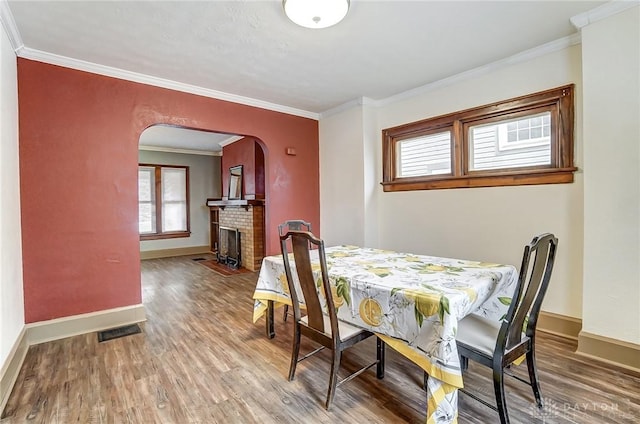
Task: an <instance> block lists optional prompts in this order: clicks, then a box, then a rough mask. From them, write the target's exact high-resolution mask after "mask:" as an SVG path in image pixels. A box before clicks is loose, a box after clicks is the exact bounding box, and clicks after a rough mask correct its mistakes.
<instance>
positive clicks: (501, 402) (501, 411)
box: [493, 367, 509, 424]
mask: <svg viewBox="0 0 640 424" xmlns="http://www.w3.org/2000/svg"><path fill="white" fill-rule="evenodd" d="M493 389H494V391H495V393H496V405H497V407H498V415H500V424H509V413H508V412H507V402H506V398H505V395H504V370H503V369H502V367H500V368H499V369H495V368H494V370H493Z"/></svg>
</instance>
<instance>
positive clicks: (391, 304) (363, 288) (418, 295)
mask: <svg viewBox="0 0 640 424" xmlns="http://www.w3.org/2000/svg"><path fill="white" fill-rule="evenodd" d="M311 258H312V268H313V270H314V272H315V273H317V275H315V279H316V280H318V279H319V278H320V266H319V262H318V251H317V250H313V251H311ZM326 258H327V268H328V272H329V279H330V280H331V285H332V296H333V299H334V303H335V305H336V308H337V311H338V318H340V319H341V320H343V321H346V322H349V323H351V324H354V325H357V326H359V327H363V328H366V329H369V330H371V331H373V332H375V333H376V335H378V336H379V337H381V338H382V339H383V340H384V341H385V342H386V343H387V344H389V345H390V346H391V347H392V348H394V349H395V350H397V351H398V352H400V353H401V354H403V355H404V356H406V357H407V358H409V359H410V360H412V361H413V362H415V363H416V364H418V365H419V366H420V367H421V368H423V369H424V370H425V371H426V372H427V373H428V374H429V380H428V388H427V423H456V422H457V397H458V393H457V392H458V390H457V389H458V388H462V386H463V385H462V372H461V368H460V360H459V357H458V351H457V347H456V343H455V334H456V329H457V323H458V321H459V320H460V319H462V318H463V317H464V316H466V315H468V314H470V313H475V314H479V315H482V316H484V317H487V318H489V319H495V320H496V321H499V320H501V319H502V318H503V317H504V315H505V314H506V312H507V309H508V305H509V304H510V299H511V296H512V295H513V291H514V289H515V286H516V283H517V279H518V273H517V270H516V269H515V268H514V267H513V266H511V265H500V264H494V263H484V262H474V261H467V260H459V259H449V258H439V257H433V256H423V255H413V254H407V253H399V252H394V251H389V250H380V249H371V248H361V247H356V246H336V247H328V248H327V249H326ZM291 263H292V264H293V261H292V262H291ZM293 275H294V280H296V279H297V275H296V273H295V272H294V273H293ZM296 286H297V290H298V291H299V290H300V289H299V284H298V283H297V282H296ZM298 296H299V298H300V299H301V301H302V300H303V298H302V293H301V292H300V291H299V293H298ZM253 297H254V299H255V306H254V315H253V320H254V322H255V321H257V320H258V319H259V318H260V317H261V316H262V315H263V314H264V312H265V311H266V309H267V301H274V302H275V305H276V307H277V306H279V305H282V304H291V299H290V297H289V288H288V285H287V279H286V276H285V272H284V263H283V260H282V256H281V255H277V256H269V257H266V258H264V260H263V262H262V267H261V268H260V274H259V276H258V282H257V285H256V290H255V292H254V296H253ZM321 299H323V296H321Z"/></svg>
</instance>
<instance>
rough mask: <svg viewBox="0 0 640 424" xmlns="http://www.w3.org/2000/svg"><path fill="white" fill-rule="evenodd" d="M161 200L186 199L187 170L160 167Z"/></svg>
mask: <svg viewBox="0 0 640 424" xmlns="http://www.w3.org/2000/svg"><path fill="white" fill-rule="evenodd" d="M161 173H162V201H163V202H168V201H176V200H179V201H184V200H187V190H186V187H187V170H186V169H184V168H162V171H161Z"/></svg>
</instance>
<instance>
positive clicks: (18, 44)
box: [0, 0, 24, 54]
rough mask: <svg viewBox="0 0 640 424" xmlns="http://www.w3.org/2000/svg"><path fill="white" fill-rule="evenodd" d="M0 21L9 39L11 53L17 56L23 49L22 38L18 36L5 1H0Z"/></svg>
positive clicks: (18, 32)
mask: <svg viewBox="0 0 640 424" xmlns="http://www.w3.org/2000/svg"><path fill="white" fill-rule="evenodd" d="M0 20H2V26H3V27H4V30H5V31H6V33H7V36H8V37H9V41H10V42H11V46H12V47H13V51H14V52H16V54H17V53H18V52H20V51H21V50H22V49H24V42H23V41H22V36H20V31H18V26H17V25H16V21H15V19H13V13H11V9H10V8H9V3H7V0H0Z"/></svg>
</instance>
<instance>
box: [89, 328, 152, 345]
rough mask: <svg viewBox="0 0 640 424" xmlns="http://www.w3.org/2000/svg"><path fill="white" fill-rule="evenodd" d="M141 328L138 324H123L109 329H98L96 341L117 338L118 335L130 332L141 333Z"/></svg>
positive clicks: (128, 334) (130, 333)
mask: <svg viewBox="0 0 640 424" xmlns="http://www.w3.org/2000/svg"><path fill="white" fill-rule="evenodd" d="M141 332H142V330H141V329H140V326H139V325H138V324H133V325H125V326H124V327H118V328H112V329H109V330H104V331H98V342H100V343H102V342H106V341H109V340H113V339H117V338H119V337H124V336H130V335H132V334H138V333H141Z"/></svg>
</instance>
